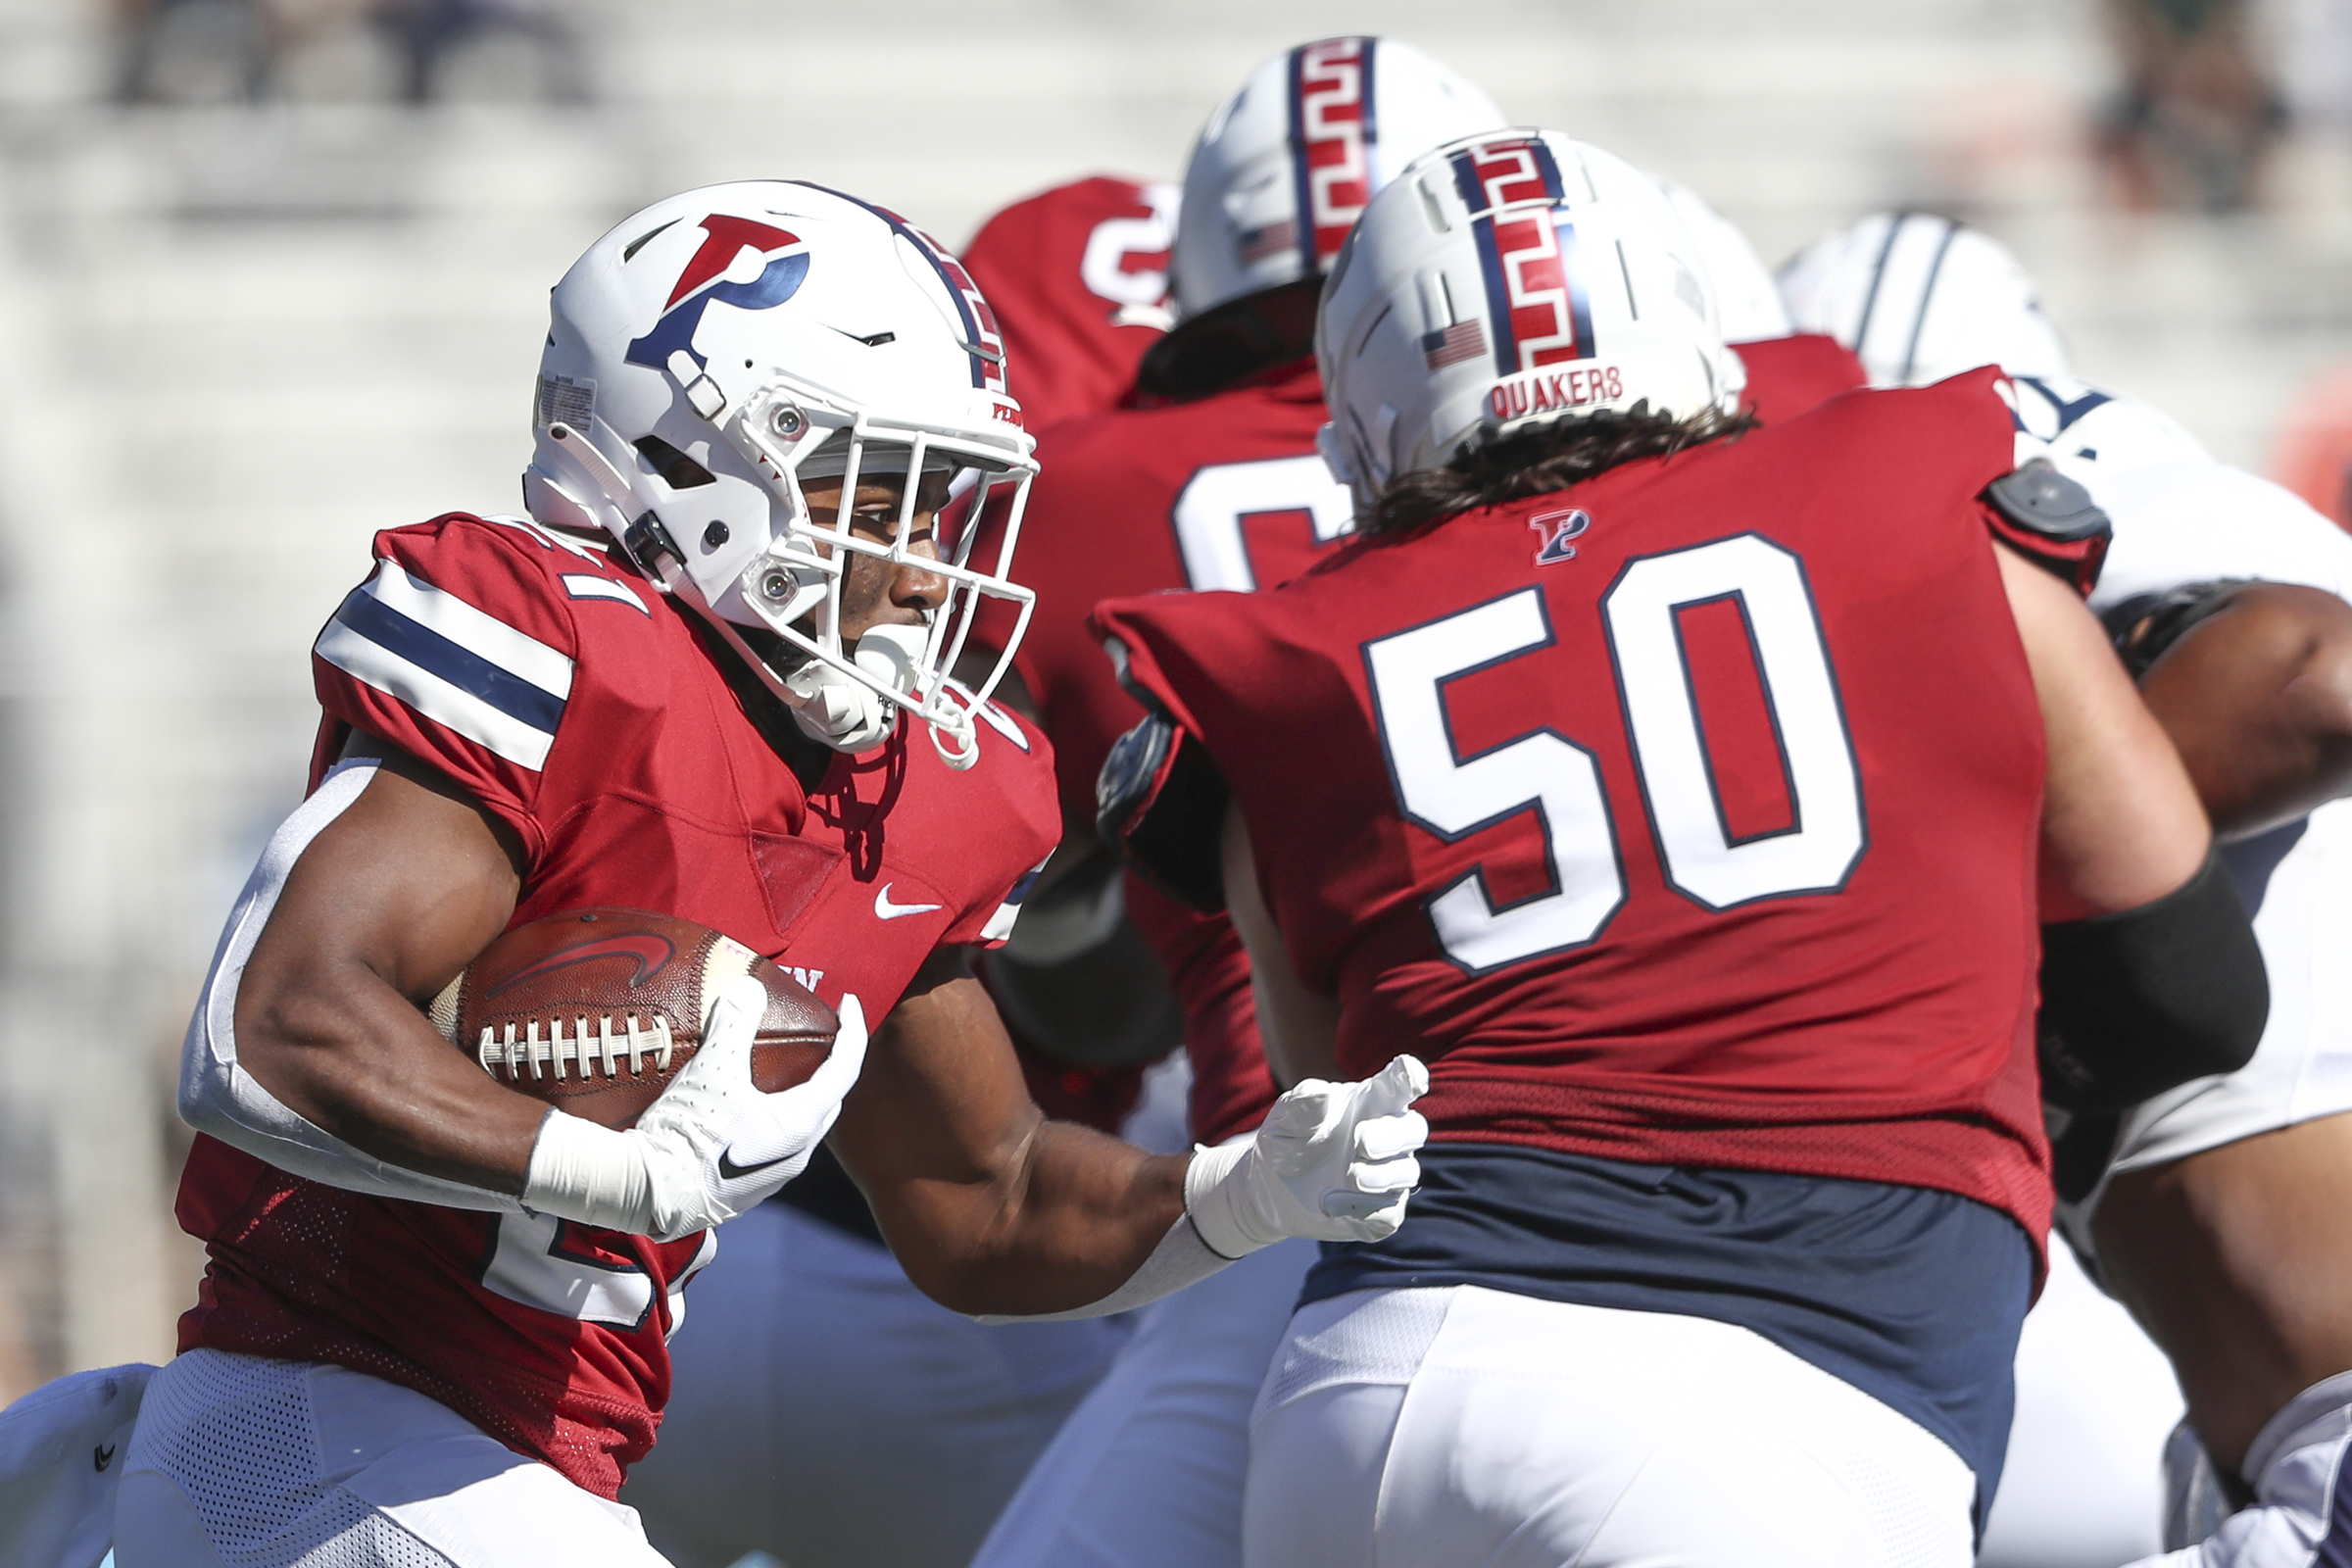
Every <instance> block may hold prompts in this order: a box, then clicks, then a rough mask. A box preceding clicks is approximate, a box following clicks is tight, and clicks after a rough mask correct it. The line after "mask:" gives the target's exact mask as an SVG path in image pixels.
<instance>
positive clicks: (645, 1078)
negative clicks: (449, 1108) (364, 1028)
mask: <svg viewBox="0 0 2352 1568" xmlns="http://www.w3.org/2000/svg"><path fill="white" fill-rule="evenodd" d="M745 974H750V975H755V976H757V977H758V978H759V980H760V984H762V985H763V986H765V987H766V989H767V1012H766V1015H765V1016H764V1017H762V1018H761V1019H760V1033H759V1037H758V1039H757V1042H756V1043H755V1044H754V1046H753V1048H752V1079H753V1082H755V1083H756V1084H758V1085H759V1087H760V1090H761V1091H763V1092H765V1093H768V1094H774V1093H775V1092H777V1091H778V1090H784V1089H790V1088H792V1087H793V1086H794V1085H796V1084H800V1083H805V1082H807V1081H808V1078H809V1074H810V1073H812V1072H814V1071H815V1070H816V1066H817V1063H819V1062H821V1061H823V1060H824V1059H825V1054H826V1053H827V1052H829V1051H830V1050H832V1048H833V1033H834V1030H835V1029H836V1028H837V1027H838V1026H839V1020H838V1019H837V1018H835V1017H834V1015H833V1009H832V1008H830V1007H828V1006H826V1005H824V1004H823V1003H822V1002H819V1001H818V1000H817V999H816V998H815V996H813V995H812V994H810V992H809V990H808V989H807V988H806V987H805V986H803V985H801V984H800V983H799V982H798V981H796V980H794V979H793V978H792V977H791V976H790V975H788V974H786V973H785V972H784V971H783V970H781V969H779V968H777V967H776V966H775V965H774V964H773V963H770V962H769V961H768V960H767V959H765V958H762V957H760V956H759V955H758V954H756V953H754V952H752V950H751V949H749V948H747V947H745V946H744V945H743V944H742V943H740V942H736V941H734V940H733V939H731V938H729V937H726V936H723V935H721V934H720V933H718V932H716V931H713V930H711V928H710V927H709V926H703V925H697V924H695V923H694V922H693V921H691V920H679V919H674V918H672V917H670V916H668V915H662V914H648V913H646V912H645V911H644V910H642V909H577V910H573V911H571V912H569V913H565V914H551V915H549V916H547V917H546V918H544V919H539V920H533V921H531V922H530V923H529V924H528V925H520V926H516V927H515V929H514V930H512V931H509V932H507V933H506V934H505V935H504V936H502V937H500V938H499V939H498V940H497V941H496V942H493V943H492V944H490V946H489V947H488V948H487V949H485V950H484V951H483V952H482V954H481V956H479V957H477V958H475V959H474V960H473V962H471V963H470V964H467V965H466V970H465V972H464V973H462V974H460V975H459V976H458V977H457V978H456V979H455V980H452V981H451V982H450V983H449V985H448V986H447V987H446V988H444V989H443V991H442V992H441V994H440V995H439V996H438V997H436V998H434V999H433V1003H432V1006H431V1008H430V1009H429V1010H430V1014H431V1017H432V1021H433V1027H434V1028H436V1029H438V1030H440V1031H441V1033H442V1034H443V1035H444V1036H445V1037H447V1038H448V1039H449V1040H451V1041H452V1042H454V1043H455V1044H456V1045H457V1047H458V1049H459V1050H461V1051H463V1052H465V1053H466V1054H467V1055H469V1056H471V1057H472V1058H473V1059H474V1060H476V1061H478V1062H480V1063H481V1065H482V1070H483V1071H485V1072H487V1073H489V1074H490V1075H491V1076H492V1077H494V1078H496V1079H498V1081H499V1082H501V1083H503V1084H506V1085H508V1086H509V1087H511V1088H514V1089H518V1090H520V1091H521V1092H522V1093H524V1094H526V1095H529V1096H531V1097H532V1098H533V1099H536V1100H543V1101H545V1102H547V1103H549V1104H551V1105H555V1106H557V1107H559V1108H561V1109H563V1110H564V1111H566V1112H568V1113H569V1114H571V1115H574V1116H582V1117H585V1118H587V1119H588V1120H590V1121H593V1122H599V1123H602V1124H603V1125H604V1126H607V1127H626V1126H629V1125H630V1124H631V1123H633V1122H635V1121H636V1119H637V1118H638V1117H639V1116H641V1115H643V1114H644V1113H645V1108H646V1107H647V1106H648V1105H650V1104H652V1103H654V1100H655V1097H656V1096H658V1095H660V1094H661V1093H662V1090H663V1089H664V1088H666V1087H667V1086H668V1084H669V1081H670V1079H671V1078H673V1077H674V1076H676V1074H677V1072H678V1070H679V1069H680V1068H682V1067H684V1066H685V1065H686V1063H688V1062H689V1061H692V1060H693V1059H694V1054H695V1051H696V1049H697V1048H698V1047H699V1046H700V1045H701V1043H702V1031H703V1018H704V1016H705V1015H706V1014H707V1013H708V1012H709V1011H710V1007H711V999H713V998H714V997H716V996H717V995H718V992H719V988H720V987H722V986H724V985H725V984H726V983H727V982H728V981H730V980H733V979H735V978H736V977H738V976H740V975H745Z"/></svg>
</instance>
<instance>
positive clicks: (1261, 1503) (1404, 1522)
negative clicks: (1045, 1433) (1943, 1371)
mask: <svg viewBox="0 0 2352 1568" xmlns="http://www.w3.org/2000/svg"><path fill="white" fill-rule="evenodd" d="M1250 1445H1251V1452H1250V1484H1249V1495H1248V1498H1247V1502H1246V1506H1245V1509H1244V1525H1243V1540H1244V1543H1245V1551H1244V1560H1245V1561H1246V1562H1247V1563H1249V1564H1250V1568H1569V1565H1571V1564H1573V1565H1575V1568H1968V1565H1969V1561H1970V1556H1971V1536H1972V1533H1973V1532H1972V1527H1971V1524H1970V1518H1969V1513H1970V1507H1971V1504H1972V1503H1973V1501H1974V1499H1975V1496H1976V1478H1975V1476H1974V1475H1972V1474H1971V1473H1970V1471H1969V1468H1968V1466H1967V1465H1966V1464H1965V1463H1964V1462H1962V1460H1961V1458H1960V1456H1959V1455H1958V1454H1956V1453H1954V1452H1953V1451H1952V1450H1951V1449H1950V1448H1949V1447H1947V1446H1945V1445H1944V1444H1943V1443H1941V1442H1940V1441H1938V1440H1937V1439H1936V1438H1935V1437H1934V1436H1932V1435H1931V1434H1930V1433H1928V1432H1927V1431H1926V1430H1925V1429H1924V1428H1922V1427H1920V1426H1919V1425H1918V1424H1916V1423H1915V1422H1912V1421H1910V1420H1908V1419H1907V1418H1905V1417H1903V1416H1901V1415H1899V1414H1897V1413H1896V1412H1894V1411H1893V1410H1891V1409H1889V1408H1887V1406H1886V1405H1884V1404H1882V1403H1880V1402H1879V1401H1878V1400H1876V1399H1874V1398H1872V1397H1870V1396H1868V1395H1866V1394H1864V1393H1862V1392H1861V1391H1860V1390H1858V1389H1856V1388H1854V1387H1853V1386H1852V1385H1850V1384H1847V1383H1845V1382H1842V1381H1840V1380H1839V1379H1838V1378H1835V1377H1833V1376H1831V1375H1830V1374H1829V1373H1827V1372H1824V1371H1822V1370H1821V1369H1819V1368H1818V1367H1815V1366H1813V1365H1811V1364H1809V1363H1807V1362H1805V1361H1802V1360H1800V1359H1798V1358H1797V1357H1796V1356H1794V1355H1791V1354H1790V1353H1789V1352H1788V1351H1787V1350H1784V1349H1782V1348H1779V1347H1778V1346H1776V1345H1774V1344H1772V1343H1771V1342H1770V1341H1768V1340H1766V1339H1764V1338H1762V1337H1761V1336H1759V1335H1756V1334H1753V1333H1750V1332H1749V1331H1748V1330H1746V1329H1742V1328H1737V1327H1734V1326H1733V1325H1731V1324H1727V1323H1718V1322H1714V1321H1712V1320H1709V1319H1705V1318H1695V1317H1683V1316H1680V1315H1677V1314H1673V1313H1665V1312H1632V1311H1621V1310H1616V1309H1613V1308H1607V1307H1593V1306H1571V1305H1566V1304H1563V1303H1561V1302H1556V1301H1545V1300H1540V1299H1536V1298H1533V1297H1525V1296H1516V1295H1512V1294H1509V1293H1507V1292H1502V1291H1493V1290H1485V1289H1481V1288H1479V1287H1476V1286H1449V1287H1445V1288H1442V1289H1424V1290H1379V1291H1358V1292H1354V1293H1352V1294H1350V1295H1347V1296H1342V1297H1338V1298H1335V1299H1330V1300H1326V1301H1317V1302H1315V1303H1313V1304H1312V1305H1310V1306H1306V1307H1304V1308H1301V1309H1300V1311H1299V1315H1298V1317H1297V1318H1296V1319H1295V1320H1294V1321H1293V1323H1292V1325H1291V1331H1290V1333H1289V1335H1288V1336H1287V1337H1286V1338H1285V1340H1284V1342H1283V1345H1282V1348H1281V1349H1280V1350H1279V1351H1278V1352H1277V1353H1276V1356H1275V1359H1274V1365H1273V1368H1272V1370H1271V1372H1270V1373H1269V1374H1268V1376H1267V1380H1266V1387H1265V1391H1264V1393H1263V1394H1262V1395H1261V1397H1260V1398H1259V1401H1258V1407H1257V1410H1256V1413H1255V1414H1254V1416H1253V1417H1252V1418H1251V1423H1250Z"/></svg>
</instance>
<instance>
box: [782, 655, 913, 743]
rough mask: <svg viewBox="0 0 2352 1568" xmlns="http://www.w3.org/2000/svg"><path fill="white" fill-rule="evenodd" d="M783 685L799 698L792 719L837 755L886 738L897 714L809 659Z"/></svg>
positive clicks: (844, 677)
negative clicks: (798, 704)
mask: <svg viewBox="0 0 2352 1568" xmlns="http://www.w3.org/2000/svg"><path fill="white" fill-rule="evenodd" d="M785 684H786V685H787V686H789V687H791V688H792V689H793V691H794V692H795V693H797V694H798V695H799V696H800V698H801V702H800V706H798V707H797V708H795V709H794V710H793V711H792V716H793V718H794V719H795V720H796V721H797V722H798V723H799V724H800V726H801V728H802V729H804V730H806V731H807V732H808V733H809V735H810V736H812V737H813V738H815V739H816V740H819V741H822V742H824V743H825V744H826V745H827V746H830V747H832V748H833V750H835V751H837V752H862V751H865V750H867V749H868V748H870V747H875V746H879V745H881V744H882V742H883V741H884V740H886V739H888V738H889V736H890V731H891V727H892V726H893V725H894V724H896V723H897V722H898V718H899V711H898V710H897V709H896V708H894V707H893V706H891V705H890V704H889V703H886V702H884V701H883V700H882V699H881V698H879V697H876V696H875V695H874V694H873V693H872V692H870V691H867V690H866V689H865V688H864V687H863V686H860V685H858V682H857V681H855V680H853V679H851V678H850V677H849V676H848V675H845V674H843V673H842V672H841V671H840V670H838V669H835V668H834V667H833V666H832V665H830V664H827V663H825V662H823V661H822V660H811V661H809V663H808V664H806V665H805V666H803V667H802V668H801V669H800V670H799V671H798V672H797V673H796V674H794V675H793V677H792V678H791V679H790V680H788V681H786V682H785Z"/></svg>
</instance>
